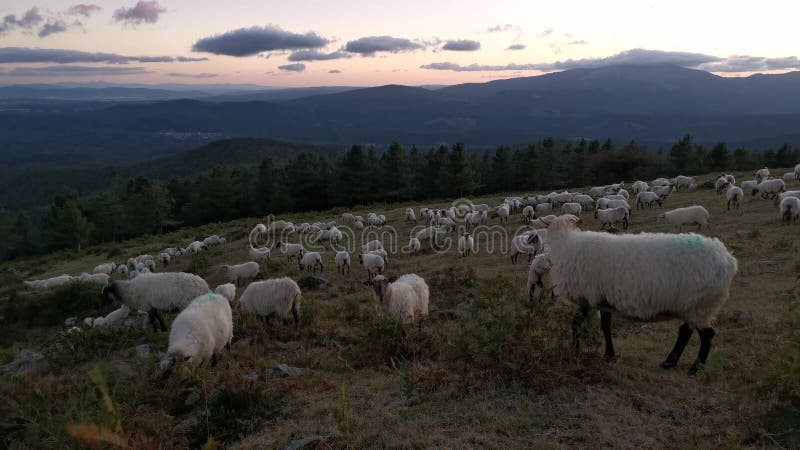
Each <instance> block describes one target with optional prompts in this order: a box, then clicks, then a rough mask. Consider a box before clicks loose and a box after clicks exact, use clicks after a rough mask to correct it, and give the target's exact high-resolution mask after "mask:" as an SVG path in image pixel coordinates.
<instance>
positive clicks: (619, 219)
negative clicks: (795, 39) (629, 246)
mask: <svg viewBox="0 0 800 450" xmlns="http://www.w3.org/2000/svg"><path fill="white" fill-rule="evenodd" d="M596 216H597V218H598V219H600V229H601V230H602V229H603V228H605V227H606V225H608V226H609V228H610V227H612V226H613V225H616V224H618V223H622V229H623V230H627V229H628V224H629V223H630V211H629V210H628V208H625V207H624V206H620V207H617V208H608V209H601V210H599V211H596Z"/></svg>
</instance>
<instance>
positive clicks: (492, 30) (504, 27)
mask: <svg viewBox="0 0 800 450" xmlns="http://www.w3.org/2000/svg"><path fill="white" fill-rule="evenodd" d="M515 29H517V27H515V26H514V25H511V24H510V23H507V24H505V25H495V26H493V27H489V28H487V29H486V32H487V33H499V32H501V31H511V30H515Z"/></svg>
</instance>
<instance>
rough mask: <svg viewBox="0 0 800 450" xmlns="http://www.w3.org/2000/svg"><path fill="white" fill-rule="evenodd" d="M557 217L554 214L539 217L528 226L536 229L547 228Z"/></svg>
mask: <svg viewBox="0 0 800 450" xmlns="http://www.w3.org/2000/svg"><path fill="white" fill-rule="evenodd" d="M555 218H556V216H554V215H552V214H551V215H549V216H544V217H539V218H538V219H534V220H532V221H531V222H530V223H529V224H528V226H529V227H531V228H533V229H534V230H540V229H543V228H547V227H549V226H550V222H552V221H553V219H555Z"/></svg>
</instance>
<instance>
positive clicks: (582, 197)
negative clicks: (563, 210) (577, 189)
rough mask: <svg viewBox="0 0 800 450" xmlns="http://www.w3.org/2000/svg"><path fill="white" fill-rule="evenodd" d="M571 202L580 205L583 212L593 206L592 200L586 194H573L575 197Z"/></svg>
mask: <svg viewBox="0 0 800 450" xmlns="http://www.w3.org/2000/svg"><path fill="white" fill-rule="evenodd" d="M572 201H573V202H574V203H577V204H579V205H581V208H582V209H584V210H588V209H591V207H592V206H593V205H594V199H593V198H592V197H591V196H590V195H586V194H575V196H574V197H572Z"/></svg>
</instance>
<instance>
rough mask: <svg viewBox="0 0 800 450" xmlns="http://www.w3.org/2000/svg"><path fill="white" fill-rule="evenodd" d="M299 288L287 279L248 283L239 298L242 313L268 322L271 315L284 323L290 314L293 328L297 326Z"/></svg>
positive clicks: (300, 294) (298, 321)
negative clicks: (253, 315) (255, 315)
mask: <svg viewBox="0 0 800 450" xmlns="http://www.w3.org/2000/svg"><path fill="white" fill-rule="evenodd" d="M301 296H302V293H301V292H300V286H298V285H297V283H295V282H294V280H292V279H291V278H289V277H283V278H272V279H269V280H264V281H256V282H255V283H250V284H249V285H248V286H247V288H246V289H245V290H244V292H243V293H242V296H241V297H239V304H240V305H241V307H242V312H244V313H250V314H257V315H259V316H261V317H264V318H266V320H268V321H269V320H270V319H271V318H272V316H273V315H277V316H278V317H280V318H281V320H283V322H284V323H286V320H287V319H288V318H289V313H290V312H291V313H292V317H293V318H294V325H295V327H296V326H298V325H299V323H300V320H299V314H300V297H301Z"/></svg>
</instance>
